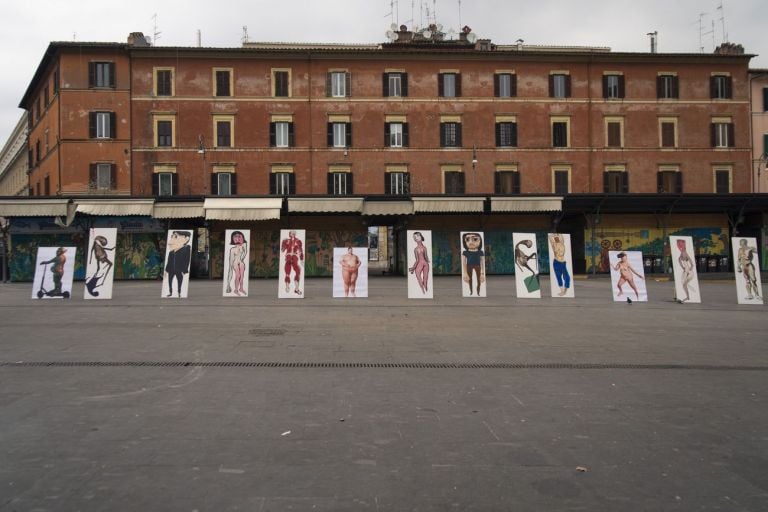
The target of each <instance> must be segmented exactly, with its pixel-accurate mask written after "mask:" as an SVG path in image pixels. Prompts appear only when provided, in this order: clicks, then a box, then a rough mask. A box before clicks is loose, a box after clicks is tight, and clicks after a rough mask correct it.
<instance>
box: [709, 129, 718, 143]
mask: <svg viewBox="0 0 768 512" xmlns="http://www.w3.org/2000/svg"><path fill="white" fill-rule="evenodd" d="M709 142H710V145H711V146H712V147H713V148H714V147H716V146H717V125H716V124H715V123H712V124H710V125H709Z"/></svg>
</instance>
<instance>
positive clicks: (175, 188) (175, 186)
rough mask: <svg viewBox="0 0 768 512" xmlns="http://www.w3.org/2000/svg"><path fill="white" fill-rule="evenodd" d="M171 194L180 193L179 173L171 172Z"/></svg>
mask: <svg viewBox="0 0 768 512" xmlns="http://www.w3.org/2000/svg"><path fill="white" fill-rule="evenodd" d="M171 195H173V196H177V195H179V175H178V174H177V173H173V174H171Z"/></svg>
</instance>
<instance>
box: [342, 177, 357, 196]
mask: <svg viewBox="0 0 768 512" xmlns="http://www.w3.org/2000/svg"><path fill="white" fill-rule="evenodd" d="M344 175H345V176H346V179H347V194H348V195H351V194H354V193H355V187H354V182H353V180H352V178H354V175H353V174H352V173H351V172H347V173H344Z"/></svg>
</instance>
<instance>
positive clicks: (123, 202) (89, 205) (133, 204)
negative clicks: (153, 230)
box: [75, 199, 155, 216]
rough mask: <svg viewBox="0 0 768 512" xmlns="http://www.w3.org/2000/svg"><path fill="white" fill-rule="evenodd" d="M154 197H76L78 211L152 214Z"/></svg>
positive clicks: (115, 214)
mask: <svg viewBox="0 0 768 512" xmlns="http://www.w3.org/2000/svg"><path fill="white" fill-rule="evenodd" d="M154 202H155V201H154V199H75V204H77V213H85V214H88V215H110V216H122V215H146V216H149V215H152V204H153V203H154Z"/></svg>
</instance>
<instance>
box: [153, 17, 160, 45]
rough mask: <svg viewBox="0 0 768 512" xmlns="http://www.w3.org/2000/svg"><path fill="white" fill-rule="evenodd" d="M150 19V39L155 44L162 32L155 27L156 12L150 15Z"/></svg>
mask: <svg viewBox="0 0 768 512" xmlns="http://www.w3.org/2000/svg"><path fill="white" fill-rule="evenodd" d="M152 21H153V25H152V41H154V42H155V44H157V40H158V39H160V35H161V34H162V32H160V31H159V30H158V29H157V13H155V14H154V15H153V16H152Z"/></svg>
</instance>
